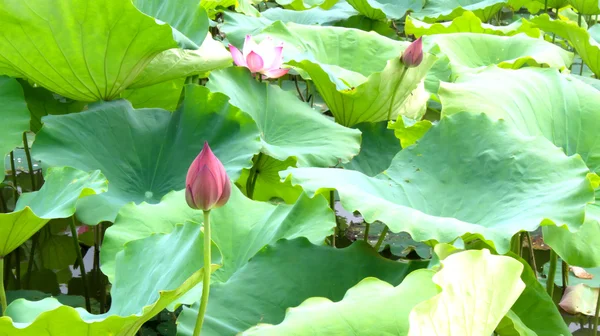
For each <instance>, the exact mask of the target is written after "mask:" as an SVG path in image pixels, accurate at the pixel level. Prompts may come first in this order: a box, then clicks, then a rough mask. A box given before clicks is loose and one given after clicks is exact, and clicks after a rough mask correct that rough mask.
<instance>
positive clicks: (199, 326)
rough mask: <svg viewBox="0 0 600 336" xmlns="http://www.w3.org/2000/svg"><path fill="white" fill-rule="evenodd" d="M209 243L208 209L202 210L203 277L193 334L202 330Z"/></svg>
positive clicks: (208, 271) (208, 286)
mask: <svg viewBox="0 0 600 336" xmlns="http://www.w3.org/2000/svg"><path fill="white" fill-rule="evenodd" d="M210 243H211V241H210V210H208V211H204V274H203V275H204V279H203V280H202V298H201V299H200V310H199V311H198V317H197V319H196V326H195V327H194V334H193V336H198V335H200V331H202V324H203V323H204V315H205V314H206V306H207V305H208V295H209V292H210V271H211V264H210V262H211V257H210Z"/></svg>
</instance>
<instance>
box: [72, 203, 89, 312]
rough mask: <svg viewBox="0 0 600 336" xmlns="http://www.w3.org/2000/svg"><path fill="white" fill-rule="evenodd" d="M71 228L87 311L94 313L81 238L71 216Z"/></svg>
mask: <svg viewBox="0 0 600 336" xmlns="http://www.w3.org/2000/svg"><path fill="white" fill-rule="evenodd" d="M69 227H70V228H71V237H72V238H73V247H74V248H75V253H76V254H77V263H78V264H79V270H80V271H81V281H82V282H83V295H84V296H85V309H87V311H88V312H90V313H91V312H92V306H91V304H90V289H89V288H88V282H87V274H86V273H85V266H84V265H83V255H82V254H81V247H80V246H79V238H78V237H77V228H76V227H75V215H73V216H71V222H70V223H69Z"/></svg>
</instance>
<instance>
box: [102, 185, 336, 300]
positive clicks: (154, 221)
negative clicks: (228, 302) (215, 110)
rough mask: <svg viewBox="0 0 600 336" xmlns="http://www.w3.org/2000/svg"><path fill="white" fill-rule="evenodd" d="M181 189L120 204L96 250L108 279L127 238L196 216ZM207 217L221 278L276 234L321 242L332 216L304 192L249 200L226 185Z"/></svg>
mask: <svg viewBox="0 0 600 336" xmlns="http://www.w3.org/2000/svg"><path fill="white" fill-rule="evenodd" d="M184 194H185V193H184V191H179V192H172V193H170V194H168V195H167V196H165V197H164V199H163V200H162V201H161V202H160V203H159V204H147V203H142V204H140V205H136V204H133V203H129V204H127V205H125V206H124V207H123V208H122V209H121V211H120V212H119V215H118V216H117V219H116V220H115V224H114V225H113V226H111V227H110V228H108V229H107V230H106V237H105V240H104V243H103V244H102V250H101V252H100V253H101V261H102V271H103V272H104V274H106V275H107V276H108V277H109V279H111V280H112V279H113V278H114V276H115V259H116V256H117V254H118V253H119V251H121V250H123V246H126V244H127V242H129V241H132V240H136V239H141V238H144V237H148V236H150V235H152V234H154V233H156V232H170V231H172V230H173V228H174V227H175V225H176V224H177V223H182V222H184V221H186V220H195V221H198V222H201V221H202V212H198V211H196V210H193V209H190V208H189V206H188V205H187V203H186V202H185V195H184ZM211 223H213V224H214V225H213V227H212V229H211V231H212V239H213V240H214V242H215V243H216V244H217V245H218V246H219V248H220V250H221V253H222V254H223V262H224V265H223V267H222V268H221V269H219V270H218V271H217V272H216V273H215V275H214V278H215V279H216V280H219V281H225V280H226V279H228V278H229V277H230V276H231V275H232V274H233V273H234V272H235V271H236V270H237V269H239V268H240V267H242V266H243V265H244V264H246V262H247V261H248V259H250V258H251V257H252V256H254V254H256V253H257V252H258V251H259V250H260V249H261V248H262V247H263V246H265V245H267V244H270V243H273V242H275V241H277V240H279V239H281V238H287V239H292V238H296V237H307V238H308V239H309V240H310V241H311V242H313V243H322V242H323V241H324V239H325V237H327V236H328V235H330V234H331V233H332V232H333V227H334V226H335V218H334V216H333V213H332V211H331V209H329V205H328V203H327V201H326V200H325V199H324V198H322V197H319V198H316V199H309V198H308V197H307V196H306V195H304V196H301V197H300V198H299V199H298V200H297V201H296V203H295V204H293V205H288V204H279V205H272V204H269V203H264V202H257V201H253V200H250V199H248V198H246V197H245V196H244V195H243V194H242V192H241V191H240V190H239V189H237V188H232V190H231V198H230V199H229V201H228V202H227V204H226V205H225V206H223V207H222V208H217V209H214V210H212V211H211ZM196 300H197V298H196ZM196 300H193V301H191V302H190V303H192V302H194V301H196Z"/></svg>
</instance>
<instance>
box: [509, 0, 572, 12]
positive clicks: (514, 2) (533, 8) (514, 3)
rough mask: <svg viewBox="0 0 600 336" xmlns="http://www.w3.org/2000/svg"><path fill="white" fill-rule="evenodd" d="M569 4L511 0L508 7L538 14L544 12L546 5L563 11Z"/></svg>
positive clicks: (561, 0) (564, 1)
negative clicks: (524, 9)
mask: <svg viewBox="0 0 600 336" xmlns="http://www.w3.org/2000/svg"><path fill="white" fill-rule="evenodd" d="M568 4H569V2H568V0H509V1H508V5H509V6H510V7H511V8H512V9H514V10H515V11H516V10H518V9H520V8H522V7H525V8H527V10H528V11H529V13H532V14H537V13H539V12H540V11H541V10H544V5H546V6H547V7H548V8H556V9H559V10H560V9H562V8H563V7H565V6H567V5H568Z"/></svg>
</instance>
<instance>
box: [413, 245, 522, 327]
mask: <svg viewBox="0 0 600 336" xmlns="http://www.w3.org/2000/svg"><path fill="white" fill-rule="evenodd" d="M442 265H443V268H442V270H441V271H439V272H438V273H436V274H435V275H434V276H433V279H432V280H433V282H435V283H436V284H437V285H438V286H440V287H441V288H442V292H441V293H440V294H438V295H436V296H434V297H433V298H431V299H429V300H427V301H424V302H421V303H419V304H418V305H417V306H416V307H415V308H414V309H413V310H412V311H411V313H410V331H409V333H408V335H409V336H419V335H422V336H436V335H437V336H446V335H491V334H492V333H493V332H494V329H496V326H497V325H498V324H499V323H500V321H501V320H502V318H503V317H504V315H505V314H506V313H508V311H509V309H510V307H511V306H512V305H513V303H515V301H517V299H518V298H519V295H520V294H521V292H523V290H524V289H525V283H523V281H521V272H522V271H523V265H522V264H521V263H520V262H519V261H518V260H515V259H513V258H511V257H506V256H498V255H492V254H490V251H489V250H470V251H464V252H460V253H455V254H452V255H450V256H448V257H447V258H446V259H445V260H444V261H442ZM466 312H470V313H466Z"/></svg>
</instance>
